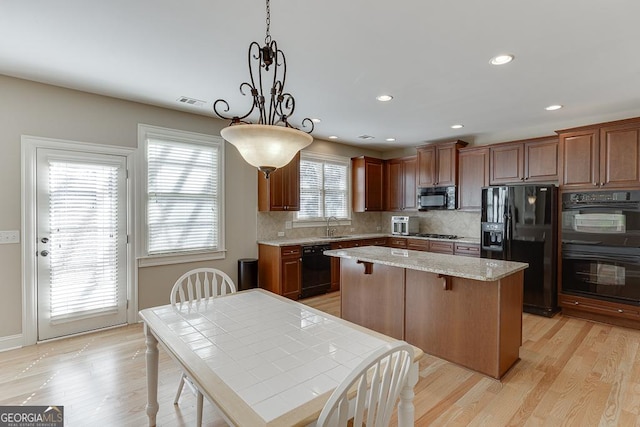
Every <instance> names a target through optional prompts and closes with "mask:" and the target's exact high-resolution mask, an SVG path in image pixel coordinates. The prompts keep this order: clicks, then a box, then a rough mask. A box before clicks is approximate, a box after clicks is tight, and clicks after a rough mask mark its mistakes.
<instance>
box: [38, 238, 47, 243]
mask: <svg viewBox="0 0 640 427" xmlns="http://www.w3.org/2000/svg"><path fill="white" fill-rule="evenodd" d="M40 241H41V242H42V243H49V239H48V238H46V237H43V238H42V239H40Z"/></svg>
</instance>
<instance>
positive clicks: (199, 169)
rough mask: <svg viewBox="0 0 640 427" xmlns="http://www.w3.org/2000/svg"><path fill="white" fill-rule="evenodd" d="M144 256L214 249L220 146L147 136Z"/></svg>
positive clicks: (217, 231)
mask: <svg viewBox="0 0 640 427" xmlns="http://www.w3.org/2000/svg"><path fill="white" fill-rule="evenodd" d="M146 152H147V164H146V166H147V168H146V169H147V180H146V181H147V215H146V220H147V254H148V255H158V254H180V253H187V252H194V251H214V250H217V249H219V247H220V226H221V224H220V212H221V206H220V205H221V197H220V187H221V161H222V159H221V157H222V156H221V153H220V144H216V143H211V144H203V143H190V142H185V141H176V140H172V139H169V138H162V137H148V138H147V140H146Z"/></svg>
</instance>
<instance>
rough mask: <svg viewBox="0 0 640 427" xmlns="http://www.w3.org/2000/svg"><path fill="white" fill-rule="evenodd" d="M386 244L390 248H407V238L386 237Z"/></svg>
mask: <svg viewBox="0 0 640 427" xmlns="http://www.w3.org/2000/svg"><path fill="white" fill-rule="evenodd" d="M388 245H389V246H390V247H392V248H400V249H406V248H407V239H405V238H404V237H391V238H389V239H388Z"/></svg>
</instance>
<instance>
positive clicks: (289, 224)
mask: <svg viewBox="0 0 640 427" xmlns="http://www.w3.org/2000/svg"><path fill="white" fill-rule="evenodd" d="M284 228H286V229H287V230H291V221H285V222H284Z"/></svg>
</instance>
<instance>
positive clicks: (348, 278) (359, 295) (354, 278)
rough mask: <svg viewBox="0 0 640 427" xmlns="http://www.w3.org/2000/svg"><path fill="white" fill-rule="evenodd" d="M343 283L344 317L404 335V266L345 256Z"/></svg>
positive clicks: (341, 281) (341, 270)
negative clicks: (363, 261)
mask: <svg viewBox="0 0 640 427" xmlns="http://www.w3.org/2000/svg"><path fill="white" fill-rule="evenodd" d="M340 283H341V284H343V285H342V286H341V291H340V299H341V305H342V310H341V311H342V312H341V317H342V318H343V319H345V320H348V321H350V322H353V323H356V324H358V325H360V326H364V327H365V328H369V329H373V330H374V331H377V332H380V333H382V334H385V335H388V336H390V337H393V338H397V339H400V340H401V339H403V337H404V269H403V268H398V267H391V266H387V265H382V264H372V263H360V262H358V261H356V260H354V259H346V258H342V259H341V260H340Z"/></svg>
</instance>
